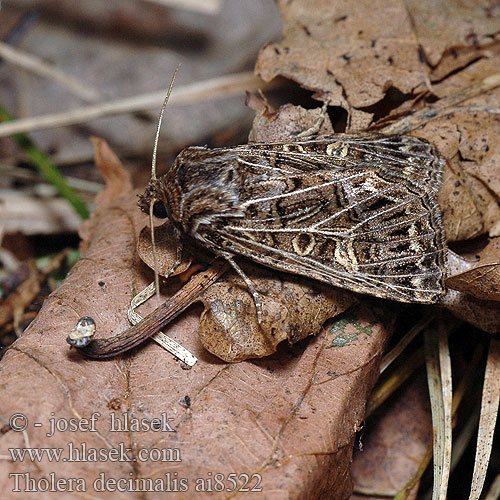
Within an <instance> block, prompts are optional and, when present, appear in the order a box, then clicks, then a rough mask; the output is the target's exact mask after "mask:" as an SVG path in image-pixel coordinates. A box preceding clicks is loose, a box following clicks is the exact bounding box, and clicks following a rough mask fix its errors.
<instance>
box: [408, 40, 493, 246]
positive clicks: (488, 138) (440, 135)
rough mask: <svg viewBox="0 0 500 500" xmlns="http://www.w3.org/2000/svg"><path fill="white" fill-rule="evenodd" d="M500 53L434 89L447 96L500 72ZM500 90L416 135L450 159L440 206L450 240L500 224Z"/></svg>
mask: <svg viewBox="0 0 500 500" xmlns="http://www.w3.org/2000/svg"><path fill="white" fill-rule="evenodd" d="M499 50H500V49H497V54H496V56H495V57H492V58H491V59H489V60H484V61H478V62H477V63H475V64H473V65H471V66H469V67H468V68H466V69H464V70H463V71H461V72H459V73H457V74H456V75H453V77H450V78H449V79H446V80H445V81H443V82H442V83H440V84H439V85H436V86H434V87H433V91H434V92H435V93H436V95H438V96H440V97H443V96H446V95H450V94H451V93H453V92H456V91H457V90H459V89H463V88H466V87H467V86H469V85H471V84H472V83H474V82H478V81H481V80H483V79H484V78H486V77H488V76H490V75H492V74H494V73H496V72H497V71H498V64H500V52H499ZM499 99H500V89H499V88H496V89H494V90H491V91H489V92H487V93H485V94H482V95H479V96H477V97H474V98H472V99H469V100H467V101H464V102H463V103H462V104H461V105H459V106H455V107H453V108H451V109H450V110H449V113H448V114H447V115H445V116H443V117H440V118H437V119H435V120H432V121H430V122H428V123H426V124H425V125H424V126H423V127H421V128H419V129H418V130H417V131H416V132H415V135H418V136H419V137H424V138H426V139H428V140H430V141H432V142H434V143H435V144H436V146H437V147H438V148H439V150H440V151H441V153H442V154H443V156H444V157H445V158H446V159H447V160H448V168H447V169H446V170H445V176H444V184H443V187H442V189H441V193H440V198H439V202H440V205H441V207H442V208H443V211H444V224H445V231H446V237H447V239H448V241H458V240H464V239H469V238H473V237H476V236H478V235H480V234H484V233H485V232H488V231H490V230H491V229H492V228H494V227H495V225H496V224H497V223H498V221H499V220H500V205H499V202H500V139H499V136H498V133H496V131H497V130H498V119H499V113H500V111H499V109H498V102H499Z"/></svg>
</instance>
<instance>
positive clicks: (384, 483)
mask: <svg viewBox="0 0 500 500" xmlns="http://www.w3.org/2000/svg"><path fill="white" fill-rule="evenodd" d="M431 443H432V420H431V415H430V407H429V393H428V390H427V383H426V380H425V378H424V377H421V376H417V377H414V378H412V380H410V382H409V383H408V384H406V385H405V387H404V388H403V389H402V390H401V391H398V392H397V394H395V395H394V396H393V397H392V398H391V399H390V400H389V401H388V402H386V403H385V404H384V406H383V407H382V409H381V410H380V411H377V412H376V414H374V415H372V416H370V418H369V419H368V421H367V422H366V424H365V428H364V429H363V432H362V434H361V436H360V449H358V450H356V451H355V453H354V460H353V465H352V469H351V472H352V478H353V481H354V492H355V493H354V495H353V496H352V497H351V499H352V500H358V499H361V498H365V499H378V498H381V497H382V495H381V494H382V493H384V497H389V496H390V497H395V496H396V494H397V493H398V492H399V490H401V488H403V486H405V484H406V483H407V482H408V481H409V480H410V479H411V478H412V477H413V475H414V474H415V473H416V471H417V469H418V467H419V465H420V462H421V460H422V459H423V457H424V455H425V453H426V451H427V448H428V446H429V445H430V444H431ZM361 446H362V448H361ZM417 487H418V484H417ZM377 493H378V494H377ZM415 494H416V488H415V491H414V492H413V495H412V496H411V497H410V498H414V495H415Z"/></svg>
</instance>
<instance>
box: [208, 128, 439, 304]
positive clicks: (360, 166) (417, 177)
mask: <svg viewBox="0 0 500 500" xmlns="http://www.w3.org/2000/svg"><path fill="white" fill-rule="evenodd" d="M343 137H344V140H340V141H338V140H337V139H338V136H334V138H335V139H336V140H337V142H336V143H332V141H331V140H325V141H324V142H321V144H320V145H319V146H318V143H317V142H314V143H313V144H311V143H310V142H307V143H297V144H298V145H301V144H304V145H305V146H306V145H307V147H309V148H316V149H317V151H316V152H315V154H311V152H310V151H309V152H308V151H306V150H305V146H304V151H297V149H296V148H295V149H293V148H291V147H288V148H287V147H286V146H287V145H284V144H277V145H276V151H274V152H273V151H272V149H271V150H269V149H267V150H266V151H261V154H259V155H258V160H257V159H256V158H254V156H257V155H255V152H256V151H255V149H256V148H252V147H245V151H239V152H238V157H239V158H242V159H243V162H239V163H240V165H241V166H242V168H243V169H245V170H244V172H245V175H246V180H245V184H244V186H243V188H242V191H241V193H240V199H241V210H242V212H244V214H245V215H244V216H242V217H237V218H232V217H226V218H221V219H220V221H218V222H217V223H216V224H215V225H211V226H210V227H208V226H207V227H203V228H202V227H200V234H199V238H200V239H201V240H202V241H204V243H205V244H207V245H208V246H210V247H212V248H213V249H215V250H216V251H217V250H219V251H224V252H230V253H233V254H235V255H242V256H245V257H248V258H250V259H252V260H254V261H256V262H259V263H261V264H264V265H266V266H270V267H273V268H276V269H280V270H283V271H287V272H291V273H294V274H299V275H303V276H308V277H311V278H314V279H317V280H320V281H323V282H326V283H329V284H331V285H334V286H339V287H342V288H347V289H350V290H353V291H355V292H359V293H366V294H370V295H375V296H378V297H383V298H389V299H394V300H399V301H403V302H422V303H433V302H436V301H437V300H438V299H439V296H441V295H442V294H443V293H444V291H445V287H444V278H445V272H444V270H445V263H444V259H445V243H444V236H443V230H442V226H441V220H440V209H439V207H438V205H437V203H436V201H435V195H436V192H437V190H438V188H439V180H440V176H441V168H442V160H441V158H440V157H439V155H437V152H435V149H433V146H432V145H430V144H429V143H427V142H426V141H421V140H420V139H416V138H403V139H404V140H402V139H401V138H400V137H398V138H397V139H392V138H390V136H389V138H387V137H386V136H373V139H372V140H371V141H370V140H368V141H367V140H366V138H365V140H364V141H361V140H360V141H359V144H358V142H357V141H358V138H356V139H353V138H352V136H343ZM345 137H347V139H345ZM406 139H408V141H406ZM390 141H393V142H395V144H393V145H392V146H391V147H392V149H391V147H390ZM297 144H295V145H294V146H296V145H297ZM332 144H334V145H335V147H334V148H330V150H329V152H328V154H327V152H326V149H327V148H328V146H329V145H332ZM381 144H382V145H381ZM346 147H347V149H346ZM292 149H293V150H292ZM249 150H251V151H249ZM421 150H423V151H421ZM408 151H409V152H408ZM360 154H362V156H361V157H360V156H359V155H360ZM412 154H413V156H412ZM257 161H258V162H259V163H257ZM266 162H267V163H266ZM270 162H271V163H272V164H270Z"/></svg>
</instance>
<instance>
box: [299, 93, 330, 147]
mask: <svg viewBox="0 0 500 500" xmlns="http://www.w3.org/2000/svg"><path fill="white" fill-rule="evenodd" d="M327 108H328V102H324V103H323V106H321V113H320V115H319V118H318V119H317V120H316V123H315V124H314V125H313V126H312V127H309V128H308V129H307V130H304V131H303V132H300V134H297V135H296V136H295V137H294V139H307V138H309V137H314V136H315V135H317V134H318V132H319V129H320V128H321V125H323V122H324V121H325V118H326V109H327Z"/></svg>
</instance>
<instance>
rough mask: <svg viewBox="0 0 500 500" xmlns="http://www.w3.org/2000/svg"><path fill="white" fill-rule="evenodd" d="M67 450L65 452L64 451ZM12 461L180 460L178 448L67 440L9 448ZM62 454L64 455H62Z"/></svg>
mask: <svg viewBox="0 0 500 500" xmlns="http://www.w3.org/2000/svg"><path fill="white" fill-rule="evenodd" d="M65 452H67V453H65ZM9 453H10V456H11V459H12V461H13V462H24V461H25V460H30V461H32V462H41V461H42V460H44V459H46V460H48V461H49V462H60V461H63V462H148V461H152V462H181V452H180V449H179V448H139V449H138V450H132V448H127V447H126V446H125V444H124V443H120V444H119V445H118V446H117V447H116V448H91V447H87V444H86V443H85V442H84V443H81V444H80V445H78V446H75V445H74V444H73V443H71V442H69V443H68V444H67V446H66V448H9ZM63 455H64V456H63Z"/></svg>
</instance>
